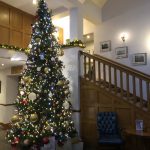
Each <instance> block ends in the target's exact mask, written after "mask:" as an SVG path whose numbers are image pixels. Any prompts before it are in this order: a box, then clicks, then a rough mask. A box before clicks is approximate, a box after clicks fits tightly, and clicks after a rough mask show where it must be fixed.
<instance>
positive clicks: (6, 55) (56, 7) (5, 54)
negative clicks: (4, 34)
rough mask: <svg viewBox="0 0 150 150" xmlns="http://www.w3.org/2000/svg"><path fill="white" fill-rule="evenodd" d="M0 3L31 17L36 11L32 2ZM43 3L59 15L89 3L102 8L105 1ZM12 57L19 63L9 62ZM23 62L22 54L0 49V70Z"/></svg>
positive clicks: (23, 55)
mask: <svg viewBox="0 0 150 150" xmlns="http://www.w3.org/2000/svg"><path fill="white" fill-rule="evenodd" d="M1 1H3V2H4V3H7V4H9V5H11V6H13V7H16V8H18V9H20V10H22V11H25V12H27V13H29V14H32V15H35V13H36V10H37V5H33V4H32V0H1ZM45 1H46V2H47V4H48V7H49V9H52V10H53V15H59V14H61V13H64V12H66V11H68V10H69V9H71V8H73V7H80V6H82V5H84V4H85V3H89V2H90V4H91V3H92V4H94V5H95V6H97V7H99V8H102V7H103V6H104V4H105V3H106V1H107V0H45ZM87 40H88V39H87ZM13 56H15V57H19V58H20V59H21V61H11V60H10V58H11V57H13ZM22 60H23V61H22ZM25 60H26V56H25V54H23V53H19V52H15V51H12V50H4V49H0V69H4V68H8V67H11V66H17V65H22V64H25ZM1 64H4V66H2V65H1Z"/></svg>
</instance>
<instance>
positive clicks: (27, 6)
mask: <svg viewBox="0 0 150 150" xmlns="http://www.w3.org/2000/svg"><path fill="white" fill-rule="evenodd" d="M1 1H3V2H4V3H7V4H9V5H11V6H13V7H16V8H18V9H20V10H23V11H25V12H28V13H30V14H32V15H35V12H36V9H37V6H36V5H33V4H32V0H1ZM87 1H90V2H91V1H92V2H93V3H94V4H95V5H97V6H98V7H100V8H101V7H103V5H104V4H105V3H106V1H107V0H46V2H47V4H48V7H49V9H52V10H53V14H54V15H55V14H57V13H62V12H64V11H66V10H68V9H70V8H72V7H76V6H79V5H84V3H85V2H87Z"/></svg>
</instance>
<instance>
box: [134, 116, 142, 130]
mask: <svg viewBox="0 0 150 150" xmlns="http://www.w3.org/2000/svg"><path fill="white" fill-rule="evenodd" d="M135 128H136V131H143V120H138V119H137V120H135Z"/></svg>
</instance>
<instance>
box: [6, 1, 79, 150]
mask: <svg viewBox="0 0 150 150" xmlns="http://www.w3.org/2000/svg"><path fill="white" fill-rule="evenodd" d="M51 17H52V12H49V10H48V7H47V5H46V3H45V1H44V0H39V2H38V10H37V15H36V21H35V23H34V25H33V26H32V37H31V42H30V44H29V48H30V51H29V52H28V59H27V62H26V69H24V71H23V73H22V78H21V81H20V83H19V94H18V96H17V99H16V101H15V106H16V108H17V109H16V111H17V114H15V115H14V116H13V117H12V119H11V129H10V130H9V131H8V132H7V135H6V138H7V140H8V142H10V143H11V145H12V146H17V145H18V146H19V147H27V149H28V150H29V149H32V148H33V147H37V149H39V148H40V147H41V146H42V145H43V144H47V143H49V137H52V136H54V137H55V139H56V140H57V143H58V144H61V145H63V143H64V142H65V141H67V139H68V138H69V137H73V136H74V135H75V134H76V130H75V128H74V123H73V121H72V116H71V115H72V106H71V103H70V101H69V96H70V91H69V81H68V80H67V79H66V78H65V77H64V75H63V74H62V69H63V63H62V61H60V60H59V59H58V51H59V50H60V45H59V44H58V42H57V39H56V38H55V36H54V32H55V27H54V25H53V24H52V19H51Z"/></svg>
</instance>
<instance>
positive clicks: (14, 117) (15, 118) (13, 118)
mask: <svg viewBox="0 0 150 150" xmlns="http://www.w3.org/2000/svg"><path fill="white" fill-rule="evenodd" d="M19 120H20V118H19V116H18V115H14V116H13V117H12V118H11V121H12V122H13V123H16V122H19Z"/></svg>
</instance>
